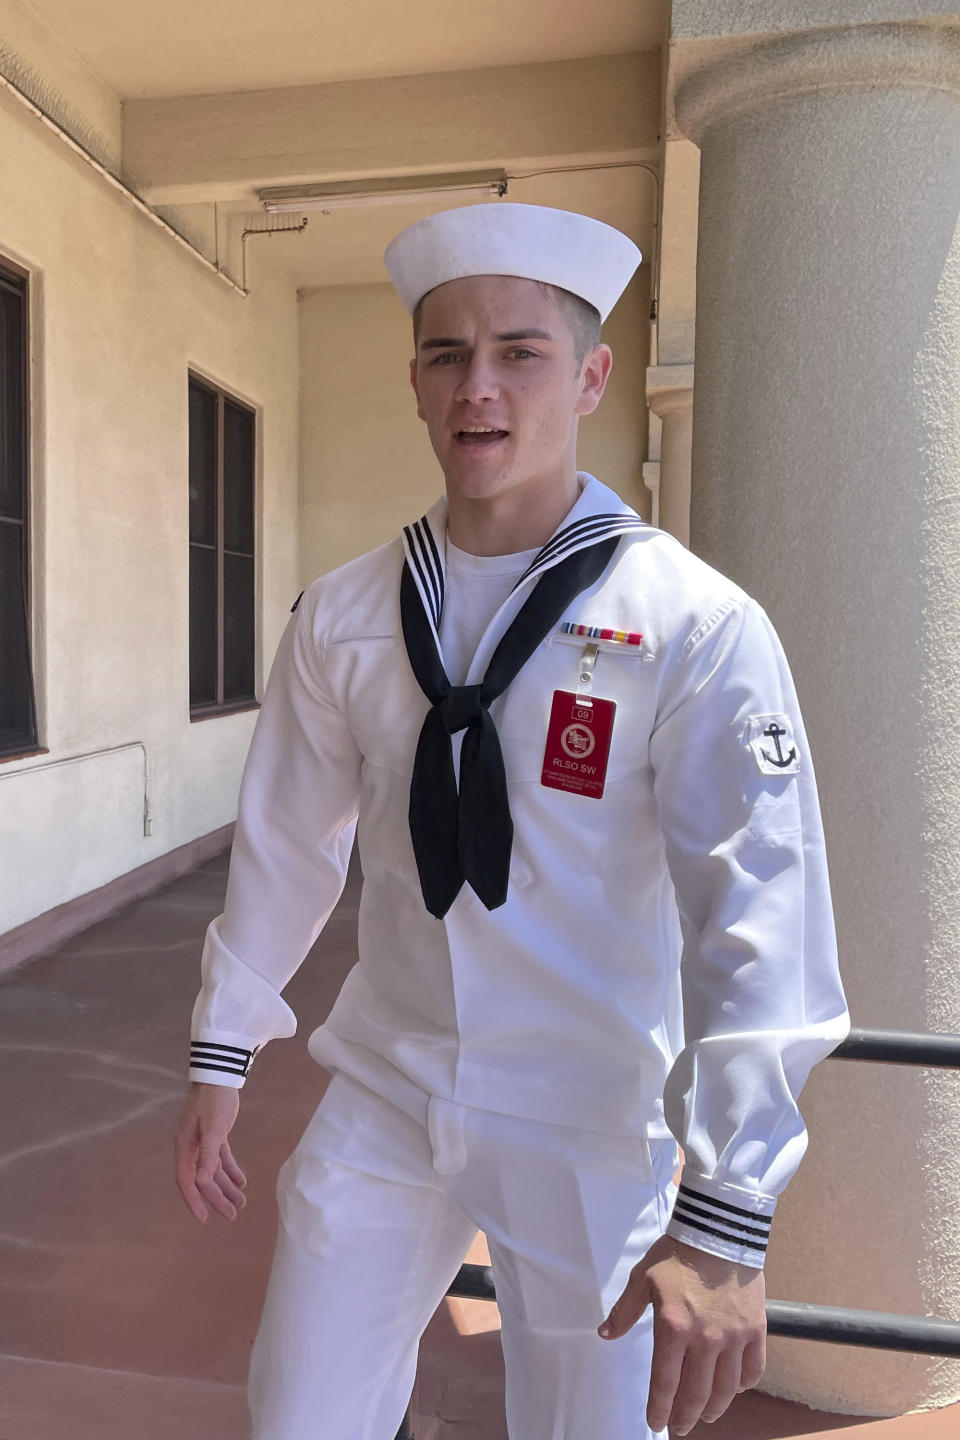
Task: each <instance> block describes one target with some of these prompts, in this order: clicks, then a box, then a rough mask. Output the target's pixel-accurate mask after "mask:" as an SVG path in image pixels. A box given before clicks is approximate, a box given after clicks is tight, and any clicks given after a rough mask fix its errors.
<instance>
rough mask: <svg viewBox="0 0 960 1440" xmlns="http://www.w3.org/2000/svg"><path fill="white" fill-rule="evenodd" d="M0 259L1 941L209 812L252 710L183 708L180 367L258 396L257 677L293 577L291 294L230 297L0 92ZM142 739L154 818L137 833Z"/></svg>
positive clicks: (216, 815)
mask: <svg viewBox="0 0 960 1440" xmlns="http://www.w3.org/2000/svg"><path fill="white" fill-rule="evenodd" d="M0 193H2V195H3V197H4V204H3V207H2V211H0V255H2V256H4V257H6V258H8V259H10V260H12V261H14V262H15V263H17V264H19V265H20V266H22V267H24V268H26V269H28V270H29V271H30V273H31V276H32V283H31V301H32V401H33V414H32V425H33V433H32V444H31V450H32V461H33V478H32V501H33V585H34V671H35V679H36V686H37V699H38V706H39V711H40V734H41V740H42V743H44V744H45V745H47V746H48V747H49V750H50V756H49V757H43V756H39V757H35V758H33V759H26V760H22V761H12V762H7V763H5V764H2V765H0V857H2V858H0V866H2V868H0V932H2V931H4V930H6V929H8V928H10V927H12V926H14V925H17V924H19V923H21V922H23V921H25V920H28V919H30V918H32V917H33V916H35V915H37V914H39V913H41V912H42V911H44V910H45V909H47V908H49V907H50V906H53V905H57V904H60V903H62V902H63V901H65V900H68V899H70V898H72V897H73V896H75V895H78V894H81V893H83V892H85V891H87V890H90V889H91V888H93V887H95V886H98V885H101V884H104V883H105V882H106V881H108V880H110V879H112V878H114V877H115V876H116V875H118V874H121V873H124V872H125V871H127V870H130V869H133V868H134V867H135V866H137V865H140V864H143V863H144V862H145V861H147V860H150V859H152V858H154V857H155V856H157V855H160V854H163V853H164V852H166V851H167V850H170V849H171V848H173V847H174V846H176V845H180V844H183V843H184V842H186V841H188V840H190V839H192V838H194V837H196V836H198V835H202V834H205V833H206V832H208V831H210V830H213V829H215V828H216V827H218V826H220V825H223V824H225V823H226V822H228V821H229V820H231V819H232V818H233V815H234V813H235V800H236V789H237V783H238V779H239V774H240V769H241V765H242V761H243V757H244V755H245V753H246V748H247V744H248V741H249V737H250V733H251V729H252V725H253V721H254V718H255V716H254V715H253V714H252V713H246V714H241V715H237V716H233V717H229V718H222V719H213V720H208V721H205V722H202V723H200V724H194V725H191V724H190V721H189V716H188V554H187V505H188V496H187V370H188V367H193V368H195V369H197V370H199V371H201V372H202V373H204V374H205V375H207V376H208V377H209V378H211V379H213V380H215V381H217V382H219V383H220V384H222V385H223V386H224V387H226V388H228V389H230V390H232V391H234V392H235V393H236V394H238V395H239V396H241V397H242V398H243V399H244V400H246V401H248V402H249V403H251V404H253V405H254V406H256V407H257V411H258V415H259V419H260V423H259V431H260V441H261V443H260V450H261V454H260V457H259V467H258V489H259V493H258V561H259V564H258V585H259V605H258V613H259V615H260V616H261V617H262V625H261V632H260V636H259V645H258V658H259V665H258V670H259V676H260V678H261V681H262V676H263V673H264V670H265V668H266V667H267V665H268V664H269V660H270V658H271V657H272V654H273V651H274V648H275V646H276V642H277V640H278V638H279V634H280V630H281V628H282V625H283V623H284V621H285V620H286V616H287V610H288V606H289V604H290V598H289V597H290V595H291V592H293V593H295V586H296V578H297V539H296V523H295V517H296V500H297V403H298V387H297V371H298V354H297V320H296V295H295V291H294V288H293V286H292V285H291V283H290V282H289V280H287V279H286V278H285V277H283V276H282V275H281V274H280V272H279V271H277V270H275V269H273V268H272V267H271V264H270V257H269V254H268V253H267V252H266V251H265V250H260V251H258V252H256V253H253V254H251V256H250V262H251V275H250V279H251V294H250V296H249V298H247V299H244V298H243V297H242V296H241V295H239V294H238V293H237V292H236V291H235V290H232V289H230V288H229V287H228V286H227V285H226V284H224V283H223V281H222V280H220V279H218V278H217V277H216V275H214V274H213V273H212V272H211V271H210V270H208V269H207V268H206V267H204V266H203V265H202V263H201V262H200V261H199V260H198V259H196V258H195V257H193V256H192V255H191V254H190V253H189V252H188V251H187V250H185V249H184V248H183V247H182V246H180V245H178V244H177V243H176V242H175V241H174V240H173V239H172V238H171V237H170V236H169V235H167V234H165V233H164V232H163V231H162V230H161V229H160V228H159V227H157V226H156V225H154V224H152V223H151V221H150V220H149V218H148V217H147V216H145V215H143V214H142V213H140V212H138V211H137V209H136V208H135V207H134V205H133V204H132V203H131V202H130V201H129V200H128V199H127V198H125V197H124V196H123V195H122V194H121V193H120V192H119V191H117V190H116V189H114V188H112V187H111V186H110V185H109V184H108V183H107V182H106V181H105V180H104V179H103V178H102V177H101V176H99V175H97V174H96V172H95V171H94V170H92V169H91V168H90V167H89V166H88V165H87V164H85V163H84V162H83V160H81V159H80V158H79V157H78V156H76V155H75V154H73V153H72V152H70V151H69V150H68V149H67V147H66V146H65V145H63V144H62V142H60V141H58V140H57V138H56V137H55V136H54V135H53V134H52V133H51V132H50V131H49V130H47V129H45V128H44V127H43V126H41V125H39V124H38V123H37V122H36V121H35V120H34V119H33V118H31V117H30V115H29V114H28V113H27V111H26V110H25V109H24V108H23V107H22V106H21V105H20V104H19V103H18V102H17V101H15V100H14V99H13V98H11V97H10V96H9V94H8V93H6V92H0ZM134 740H140V741H142V742H144V744H145V746H146V750H147V759H148V765H149V771H150V798H151V807H152V814H153V829H152V834H151V835H150V836H149V838H145V837H144V835H143V833H142V831H143V825H142V806H143V779H142V765H143V759H142V754H141V752H140V751H139V750H138V749H127V750H123V751H120V752H119V753H116V754H112V755H107V756H102V757H100V758H97V759H92V760H88V761H82V762H79V763H77V764H74V765H69V766H66V767H63V768H59V769H49V770H36V771H35V772H34V773H29V772H30V770H31V767H33V766H36V765H38V764H41V763H42V762H43V761H44V760H45V759H47V758H49V759H57V758H60V757H63V756H67V755H73V754H77V753H81V752H87V751H91V750H98V749H102V748H104V747H108V746H114V745H120V744H124V743H126V742H129V741H134Z"/></svg>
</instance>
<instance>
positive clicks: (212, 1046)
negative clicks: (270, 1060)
mask: <svg viewBox="0 0 960 1440" xmlns="http://www.w3.org/2000/svg"><path fill="white" fill-rule="evenodd" d="M190 1049H191V1050H211V1051H213V1050H220V1051H224V1050H226V1051H229V1052H230V1053H231V1054H233V1055H242V1056H243V1058H244V1059H245V1060H249V1058H250V1051H249V1050H244V1049H243V1048H242V1047H241V1046H240V1045H221V1044H219V1043H218V1042H217V1041H216V1040H192V1041H191V1042H190Z"/></svg>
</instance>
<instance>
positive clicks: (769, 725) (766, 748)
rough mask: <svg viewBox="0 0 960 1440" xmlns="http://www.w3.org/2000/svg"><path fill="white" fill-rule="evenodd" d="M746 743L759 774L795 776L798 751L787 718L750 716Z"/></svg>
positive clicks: (777, 715) (788, 717)
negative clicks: (751, 752)
mask: <svg viewBox="0 0 960 1440" xmlns="http://www.w3.org/2000/svg"><path fill="white" fill-rule="evenodd" d="M746 743H747V746H748V747H749V749H750V750H752V751H753V758H754V760H755V761H756V762H757V769H758V770H759V771H760V773H761V775H796V773H797V771H798V770H799V769H800V751H799V750H798V749H797V742H796V739H795V738H794V734H793V722H792V721H791V719H790V716H789V715H784V714H783V713H782V712H777V713H776V714H773V715H751V716H750V720H749V724H748V726H747V734H746Z"/></svg>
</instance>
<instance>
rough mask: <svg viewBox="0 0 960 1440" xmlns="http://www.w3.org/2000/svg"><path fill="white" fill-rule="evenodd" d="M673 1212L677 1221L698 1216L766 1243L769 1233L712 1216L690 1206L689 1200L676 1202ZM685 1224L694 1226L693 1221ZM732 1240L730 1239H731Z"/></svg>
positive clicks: (696, 1207) (737, 1221)
mask: <svg viewBox="0 0 960 1440" xmlns="http://www.w3.org/2000/svg"><path fill="white" fill-rule="evenodd" d="M674 1212H675V1214H676V1216H677V1219H678V1220H683V1219H685V1217H686V1216H687V1215H699V1216H700V1218H701V1219H702V1220H715V1221H716V1222H717V1224H718V1225H725V1226H726V1227H727V1229H728V1230H742V1231H743V1233H744V1234H745V1235H754V1236H756V1238H757V1239H758V1240H763V1241H766V1240H767V1239H768V1236H769V1232H768V1231H766V1230H762V1229H760V1228H759V1227H758V1226H756V1225H745V1224H744V1223H743V1221H742V1220H726V1219H725V1218H724V1217H723V1216H722V1215H714V1213H713V1211H712V1210H703V1209H701V1207H700V1206H699V1205H691V1204H690V1201H689V1200H680V1199H678V1200H677V1201H676V1204H675V1205H674ZM686 1223H687V1224H691V1225H692V1224H695V1223H696V1222H695V1221H692V1220H690V1221H687V1222H686ZM731 1238H732V1237H731Z"/></svg>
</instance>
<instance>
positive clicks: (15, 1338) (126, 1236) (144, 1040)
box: [0, 856, 960, 1440]
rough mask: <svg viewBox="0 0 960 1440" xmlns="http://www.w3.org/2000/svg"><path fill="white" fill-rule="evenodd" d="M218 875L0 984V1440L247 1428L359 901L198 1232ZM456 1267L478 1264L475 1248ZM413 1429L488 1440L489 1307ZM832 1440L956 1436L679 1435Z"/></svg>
mask: <svg viewBox="0 0 960 1440" xmlns="http://www.w3.org/2000/svg"><path fill="white" fill-rule="evenodd" d="M225 879H226V856H222V857H219V858H218V859H216V860H213V861H210V862H209V863H208V864H207V865H205V866H203V867H202V868H201V869H199V870H196V871H194V872H193V873H192V874H190V875H187V876H184V877H183V878H182V879H180V880H178V881H176V882H175V883H174V884H172V885H170V886H168V887H167V888H166V889H165V890H163V891H160V892H158V893H156V894H155V895H152V896H150V897H148V898H147V899H145V900H141V901H138V902H137V903H135V904H133V905H130V906H128V907H127V908H126V909H125V910H123V911H120V912H119V913H118V914H116V915H114V916H112V917H110V918H109V919H107V920H105V921H103V922H101V923H100V924H98V925H95V926H93V927H92V928H91V929H89V930H87V931H85V932H84V933H83V934H82V935H80V936H78V937H77V938H76V939H74V940H73V941H71V942H70V943H69V944H67V945H65V946H63V947H62V948H61V949H60V950H58V951H56V952H55V953H53V954H51V955H48V956H46V957H44V958H42V959H39V960H36V961H34V962H32V963H31V964H29V965H27V966H24V967H22V968H21V969H20V970H18V971H15V972H14V973H13V974H11V975H8V976H6V977H4V979H3V980H2V981H0V1093H2V1094H3V1095H4V1097H5V1102H6V1103H5V1104H4V1106H3V1110H2V1114H0V1440H169V1437H170V1436H174V1435H175V1436H176V1437H178V1440H228V1437H229V1440H242V1437H243V1436H244V1435H245V1434H246V1433H247V1431H246V1411H245V1405H244V1398H243V1381H244V1376H245V1373H246V1366H247V1358H248V1355H249V1350H250V1345H251V1343H252V1340H253V1335H254V1332H255V1329H256V1324H257V1319H258V1314H259V1307H260V1303H261V1299H262V1295H263V1290H264V1286H265V1283H266V1275H267V1267H268V1264H269V1259H270V1253H271V1249H272V1245H273V1234H274V1227H275V1223H276V1211H275V1205H274V1198H273V1187H274V1180H275V1177H276V1172H277V1169H278V1167H279V1165H280V1163H281V1161H282V1160H283V1159H284V1158H285V1157H286V1156H287V1155H288V1154H289V1152H290V1151H291V1150H292V1149H293V1146H294V1145H295V1143H296V1141H297V1139H298V1138H299V1135H300V1133H301V1131H302V1129H303V1127H304V1125H305V1124H306V1121H307V1119H308V1117H309V1116H310V1114H311V1113H312V1111H313V1109H314V1107H315V1105H316V1103H317V1100H318V1099H319V1097H320V1095H321V1094H322V1091H323V1087H324V1084H325V1076H324V1074H323V1072H322V1071H321V1070H319V1068H318V1067H317V1066H316V1065H315V1064H314V1063H313V1061H311V1060H310V1058H309V1057H308V1055H307V1054H306V1050H305V1043H304V1042H305V1037H306V1036H307V1035H308V1034H309V1032H310V1030H311V1029H312V1028H313V1027H314V1026H315V1025H317V1024H319V1023H320V1021H321V1020H322V1019H323V1017H324V1015H325V1014H326V1012H327V1010H328V1009H329V1006H330V1005H331V1003H332V1001H333V999H334V997H335V995H336V993H337V991H338V989H339V986H340V984H341V982H342V980H343V977H344V975H345V974H346V972H347V970H348V969H349V968H350V965H351V964H352V963H353V959H354V943H355V926H356V901H357V887H356V884H355V882H354V881H351V884H350V885H349V886H348V889H347V892H346V894H345V895H344V898H343V901H342V902H341V904H340V906H339V907H338V909H337V911H336V913H335V914H334V916H333V918H332V919H331V921H330V924H329V925H328V926H327V929H326V931H325V933H324V935H323V936H322V937H321V939H320V941H319V942H318V945H317V947H316V949H315V951H314V953H313V954H312V955H311V957H310V959H309V960H308V961H307V963H305V965H304V966H303V967H302V969H301V970H300V972H299V974H298V975H297V976H296V977H295V979H294V980H293V982H292V983H291V985H290V987H289V989H288V991H287V994H288V997H289V998H290V1001H291V1004H292V1005H293V1008H294V1010H295V1011H296V1012H297V1014H298V1017H299V1021H300V1033H299V1036H298V1038H297V1039H296V1040H294V1041H292V1042H286V1043H278V1044H274V1045H270V1046H269V1047H268V1048H267V1050H266V1051H265V1052H264V1054H263V1055H262V1056H261V1057H260V1058H259V1059H258V1061H257V1066H256V1070H255V1072H254V1076H253V1079H252V1081H251V1083H250V1084H249V1085H248V1086H247V1088H246V1089H245V1090H244V1092H243V1099H242V1103H241V1109H240V1118H239V1120H238V1122H237V1126H236V1128H235V1131H234V1135H233V1137H232V1138H233V1140H234V1141H235V1145H234V1149H235V1152H236V1154H237V1155H238V1158H239V1159H240V1161H241V1163H242V1164H243V1165H244V1167H245V1169H246V1171H247V1174H248V1176H249V1188H248V1192H247V1194H248V1204H247V1208H246V1209H245V1211H244V1212H243V1214H242V1216H241V1218H240V1219H239V1220H238V1221H237V1222H236V1223H235V1224H227V1223H223V1222H219V1221H213V1220H211V1222H210V1223H209V1224H208V1225H207V1226H206V1227H201V1226H200V1225H198V1224H197V1222H196V1221H195V1220H193V1219H192V1217H191V1216H190V1215H189V1214H188V1212H187V1210H186V1208H185V1207H184V1206H183V1204H182V1202H181V1200H180V1198H179V1196H178V1195H177V1193H176V1190H175V1187H174V1184H173V1179H172V1140H173V1135H174V1130H175V1126H176V1121H177V1116H178V1114H179V1110H180V1107H181V1104H182V1100H183V1095H184V1092H185V1080H184V1076H185V1069H184V1061H185V1056H186V1042H187V1038H188V1034H187V1032H188V1024H189V1014H190V1008H191V1005H192V1003H193V999H194V996H195V993H196V988H197V980H198V960H199V955H200V947H201V942H202V938H203V933H204V930H205V928H206V925H207V923H208V921H209V920H210V919H211V918H212V917H213V916H214V915H215V914H217V913H218V912H219V911H220V909H221V907H222V900H223V892H224V885H225ZM469 1258H470V1259H476V1260H482V1259H485V1252H484V1249H483V1240H482V1237H478V1240H477V1243H476V1245H475V1247H474V1249H473V1251H472V1252H471V1254H470V1256H469ZM797 1343H804V1342H799V1341H798V1342H797ZM414 1419H415V1431H416V1436H417V1440H506V1430H505V1426H504V1421H503V1372H502V1365H501V1358H500V1346H499V1336H498V1333H497V1316H496V1309H495V1307H494V1306H492V1305H489V1304H486V1303H484V1302H481V1301H461V1300H450V1301H445V1302H444V1304H443V1305H442V1306H441V1308H440V1310H439V1311H438V1312H437V1315H436V1316H435V1317H434V1319H433V1321H432V1322H431V1325H430V1327H429V1329H428V1331H427V1334H426V1336H425V1337H424V1342H423V1345H422V1348H421V1363H420V1374H419V1378H418V1381H417V1388H416V1391H415V1395H414ZM851 1429H853V1430H854V1431H855V1434H856V1440H947V1437H948V1436H952V1437H954V1440H956V1437H958V1436H960V1406H953V1407H950V1408H949V1409H948V1410H942V1411H938V1412H932V1413H930V1414H922V1415H912V1416H904V1417H902V1418H900V1419H894V1420H883V1421H865V1420H861V1419H859V1418H854V1417H849V1416H826V1415H821V1414H818V1413H815V1412H813V1411H811V1410H808V1409H806V1408H804V1407H803V1406H796V1405H789V1404H787V1403H786V1402H783V1401H778V1400H773V1399H771V1398H770V1397H767V1396H764V1395H762V1394H759V1393H757V1392H750V1393H748V1394H746V1395H743V1396H741V1397H740V1398H739V1399H738V1401H737V1402H736V1403H735V1404H734V1405H733V1406H732V1407H731V1409H730V1410H729V1411H728V1412H727V1414H726V1415H725V1416H724V1417H722V1419H721V1420H719V1421H717V1422H716V1423H715V1424H714V1425H710V1426H707V1425H701V1426H699V1427H697V1429H696V1430H695V1431H694V1432H693V1435H694V1436H695V1437H696V1440H707V1437H709V1440H783V1437H788V1436H790V1437H802V1436H813V1435H816V1436H818V1437H827V1436H829V1435H831V1434H834V1435H839V1434H840V1433H841V1431H844V1432H846V1431H848V1430H851ZM318 1440H322V1436H320V1435H318ZM848 1440H851V1437H848Z"/></svg>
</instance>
